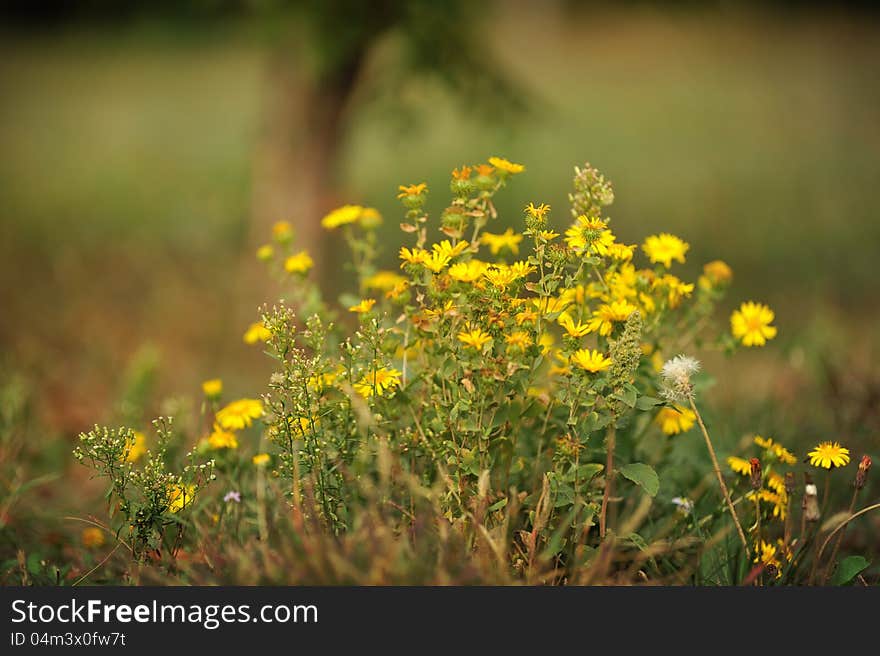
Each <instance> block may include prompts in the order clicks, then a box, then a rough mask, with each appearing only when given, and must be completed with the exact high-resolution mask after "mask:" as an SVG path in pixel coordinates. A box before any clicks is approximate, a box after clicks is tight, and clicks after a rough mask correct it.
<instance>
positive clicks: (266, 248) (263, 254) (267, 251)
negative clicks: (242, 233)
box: [257, 244, 275, 262]
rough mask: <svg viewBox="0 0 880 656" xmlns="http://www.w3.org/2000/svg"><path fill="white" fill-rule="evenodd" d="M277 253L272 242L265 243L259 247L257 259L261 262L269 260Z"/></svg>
mask: <svg viewBox="0 0 880 656" xmlns="http://www.w3.org/2000/svg"><path fill="white" fill-rule="evenodd" d="M273 255H275V249H274V248H272V244H263V245H262V246H260V247H259V248H258V249H257V259H258V260H260V261H261V262H268V261H269V260H271V259H272V256H273Z"/></svg>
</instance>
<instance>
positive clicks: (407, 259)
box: [399, 246, 430, 269]
mask: <svg viewBox="0 0 880 656" xmlns="http://www.w3.org/2000/svg"><path fill="white" fill-rule="evenodd" d="M429 256H430V253H429V252H428V251H426V250H425V249H424V248H413V249H412V250H410V249H408V248H407V247H406V246H401V247H400V254H399V257H400V259H401V260H403V263H402V264H401V265H400V268H401V269H402V268H403V267H404V265H406V264H424V263H425V260H426V259H428V257H429Z"/></svg>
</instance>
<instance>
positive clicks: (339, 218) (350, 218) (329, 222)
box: [321, 205, 364, 230]
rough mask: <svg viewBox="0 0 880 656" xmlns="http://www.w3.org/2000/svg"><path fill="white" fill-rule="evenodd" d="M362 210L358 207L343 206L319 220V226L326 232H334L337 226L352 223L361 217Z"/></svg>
mask: <svg viewBox="0 0 880 656" xmlns="http://www.w3.org/2000/svg"><path fill="white" fill-rule="evenodd" d="M363 211H364V208H363V207H362V206H360V205H343V206H342V207H337V208H336V209H335V210H333V211H332V212H330V213H329V214H327V215H326V216H325V217H324V218H323V219H321V225H322V226H323V227H324V228H325V229H326V230H335V229H336V228H338V227H339V226H344V225H348V224H349V223H354V222H355V221H357V220H358V219H359V218H360V217H361V213H362V212H363Z"/></svg>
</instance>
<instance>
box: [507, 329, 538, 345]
mask: <svg viewBox="0 0 880 656" xmlns="http://www.w3.org/2000/svg"><path fill="white" fill-rule="evenodd" d="M504 343H505V344H507V345H508V346H510V347H512V348H517V349H520V350H525V349H527V348H528V347H529V346H531V345H532V337H531V335H529V334H528V333H527V332H526V331H525V330H515V331H513V332H512V333H510V334H509V335H508V336H507V337H505V338H504Z"/></svg>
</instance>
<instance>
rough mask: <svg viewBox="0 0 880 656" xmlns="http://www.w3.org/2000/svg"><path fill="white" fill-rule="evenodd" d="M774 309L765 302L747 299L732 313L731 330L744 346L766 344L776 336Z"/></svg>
mask: <svg viewBox="0 0 880 656" xmlns="http://www.w3.org/2000/svg"><path fill="white" fill-rule="evenodd" d="M775 316H776V315H775V314H774V313H773V310H771V309H770V308H769V307H768V306H766V305H764V304H763V303H755V302H754V301H746V302H745V303H743V304H742V305H740V306H739V309H738V310H734V311H733V314H731V315H730V330H731V332H732V333H733V336H734V337H736V338H737V339H738V340H740V341H741V342H742V343H743V346H764V344H766V343H767V340H769V339H773V338H774V337H776V327H775V326H771V325H770V324H771V323H773V319H774V318H775Z"/></svg>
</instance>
